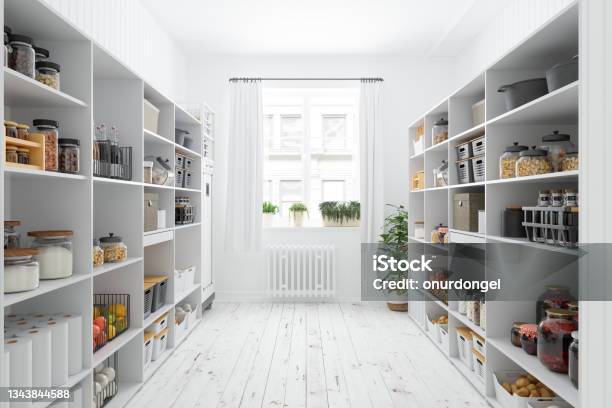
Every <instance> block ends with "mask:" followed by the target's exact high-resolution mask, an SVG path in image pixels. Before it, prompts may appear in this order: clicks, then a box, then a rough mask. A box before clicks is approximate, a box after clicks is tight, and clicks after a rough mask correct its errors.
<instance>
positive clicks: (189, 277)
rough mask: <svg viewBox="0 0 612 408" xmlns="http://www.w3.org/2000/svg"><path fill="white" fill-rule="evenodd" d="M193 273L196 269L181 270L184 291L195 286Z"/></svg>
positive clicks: (192, 267) (193, 267)
mask: <svg viewBox="0 0 612 408" xmlns="http://www.w3.org/2000/svg"><path fill="white" fill-rule="evenodd" d="M195 273H196V267H195V266H190V267H188V268H185V269H183V277H184V279H185V289H189V288H191V287H193V285H194V284H195Z"/></svg>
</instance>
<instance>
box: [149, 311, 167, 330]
mask: <svg viewBox="0 0 612 408" xmlns="http://www.w3.org/2000/svg"><path fill="white" fill-rule="evenodd" d="M169 317H170V316H169V313H165V314H164V315H163V316H160V317H159V318H158V319H157V320H155V321H154V322H153V324H151V326H149V329H148V330H150V331H151V332H152V333H153V334H159V333H161V332H162V331H163V330H165V329H167V328H168V318H169Z"/></svg>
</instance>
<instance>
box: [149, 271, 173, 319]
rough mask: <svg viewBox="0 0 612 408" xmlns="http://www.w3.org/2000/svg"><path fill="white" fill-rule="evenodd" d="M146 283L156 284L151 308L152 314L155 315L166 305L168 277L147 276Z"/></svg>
mask: <svg viewBox="0 0 612 408" xmlns="http://www.w3.org/2000/svg"><path fill="white" fill-rule="evenodd" d="M144 280H145V282H153V283H155V289H154V290H153V303H152V306H151V312H152V313H154V312H155V311H156V310H158V309H159V308H160V307H162V306H163V305H164V303H166V292H167V289H168V277H167V276H164V275H157V276H145V278H144Z"/></svg>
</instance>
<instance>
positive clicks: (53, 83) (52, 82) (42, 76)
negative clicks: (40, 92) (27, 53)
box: [36, 61, 60, 91]
mask: <svg viewBox="0 0 612 408" xmlns="http://www.w3.org/2000/svg"><path fill="white" fill-rule="evenodd" d="M36 80H37V81H38V82H40V83H43V84H45V85H47V86H49V87H51V88H53V89H56V90H58V91H59V89H60V65H59V64H56V63H55V62H51V61H38V62H37V63H36Z"/></svg>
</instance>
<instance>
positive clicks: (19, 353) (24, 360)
mask: <svg viewBox="0 0 612 408" xmlns="http://www.w3.org/2000/svg"><path fill="white" fill-rule="evenodd" d="M4 349H5V350H6V351H8V352H9V354H10V361H11V362H12V364H10V369H9V378H10V381H9V384H10V386H11V387H25V388H31V387H32V340H30V339H28V338H19V337H17V338H15V337H12V338H9V339H4ZM31 406H32V402H31V401H30V402H22V403H21V402H20V403H17V404H15V403H11V408H12V407H19V408H21V407H31Z"/></svg>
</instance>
